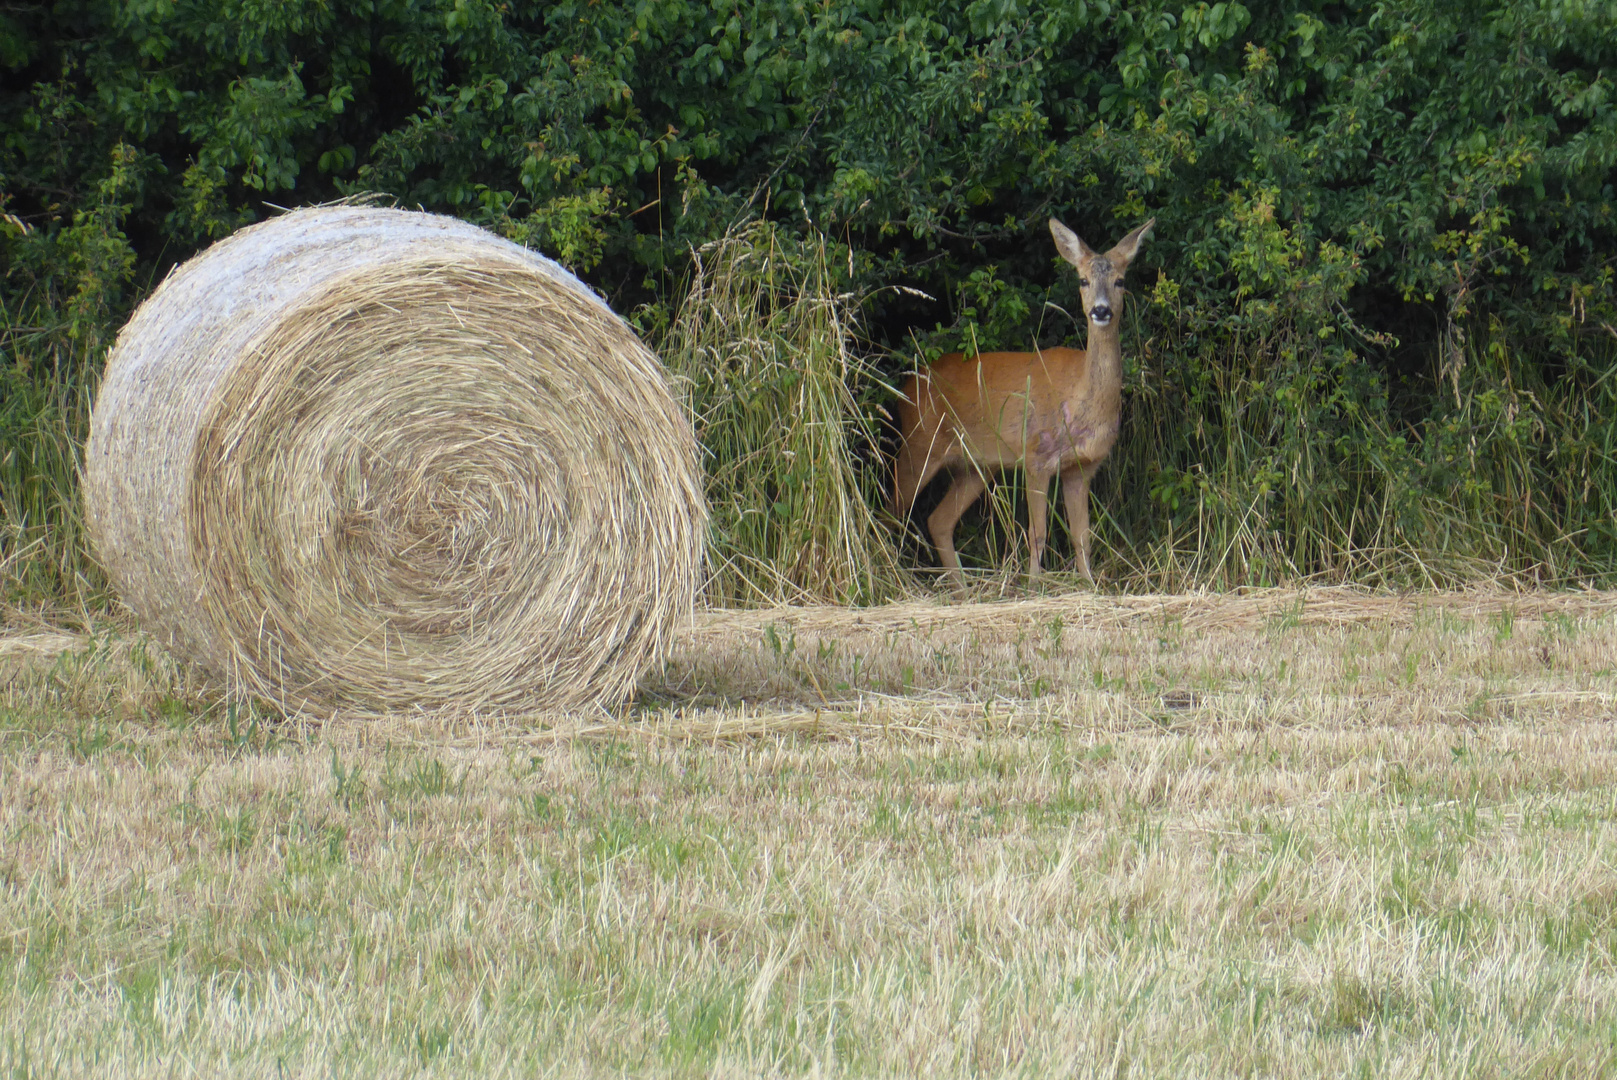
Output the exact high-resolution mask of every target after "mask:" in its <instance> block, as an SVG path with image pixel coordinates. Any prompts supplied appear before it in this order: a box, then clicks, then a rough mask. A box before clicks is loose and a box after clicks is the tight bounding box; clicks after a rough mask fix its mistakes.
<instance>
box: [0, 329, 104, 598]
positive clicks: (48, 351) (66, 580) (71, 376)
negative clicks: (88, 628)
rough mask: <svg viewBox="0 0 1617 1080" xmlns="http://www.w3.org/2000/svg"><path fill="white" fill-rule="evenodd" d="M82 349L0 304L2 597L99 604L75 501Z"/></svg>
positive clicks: (84, 376) (83, 396)
mask: <svg viewBox="0 0 1617 1080" xmlns="http://www.w3.org/2000/svg"><path fill="white" fill-rule="evenodd" d="M83 352H84V350H82V349H80V348H75V347H74V343H73V342H71V341H70V340H67V339H64V338H63V337H62V336H61V335H56V334H52V333H50V332H48V330H46V329H44V328H41V327H38V326H30V325H28V324H25V323H20V322H19V321H18V320H17V319H16V318H14V316H13V313H12V312H10V311H8V310H6V309H5V308H4V307H3V306H0V601H3V602H5V603H7V604H9V605H14V606H21V607H27V608H36V609H37V608H42V607H46V608H53V609H64V608H65V609H83V608H93V607H100V606H102V605H103V604H104V603H105V597H106V585H105V580H104V578H103V577H102V575H101V573H100V571H99V569H98V568H97V567H96V566H95V564H94V561H93V560H92V559H91V558H90V556H89V552H88V543H87V540H86V537H85V535H84V518H83V513H82V508H81V504H80V502H79V495H78V473H79V464H80V454H81V451H82V447H83V446H84V438H85V434H86V432H87V429H88V419H89V412H90V404H91V401H92V399H93V387H92V386H91V385H90V379H89V377H88V368H89V365H88V363H87V362H86V358H85V356H84V355H83Z"/></svg>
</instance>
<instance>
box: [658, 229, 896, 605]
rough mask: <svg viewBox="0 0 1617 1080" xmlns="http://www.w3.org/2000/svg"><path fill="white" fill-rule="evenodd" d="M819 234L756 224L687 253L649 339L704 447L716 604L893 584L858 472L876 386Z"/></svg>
mask: <svg viewBox="0 0 1617 1080" xmlns="http://www.w3.org/2000/svg"><path fill="white" fill-rule="evenodd" d="M829 258H830V252H829V250H828V246H827V243H826V241H825V239H824V237H820V236H813V237H810V238H809V239H807V240H798V239H795V238H792V237H789V236H786V235H783V234H782V233H781V232H780V231H779V230H778V229H777V228H776V227H775V226H774V225H773V224H771V223H769V222H767V221H753V222H751V223H748V224H746V225H743V226H741V227H738V228H734V229H732V230H730V231H729V232H728V233H727V234H726V235H725V236H723V237H722V238H720V239H718V240H716V241H713V242H712V243H709V244H707V245H705V246H704V247H702V248H701V249H700V250H699V251H697V252H696V253H695V259H694V264H693V270H692V277H691V283H690V289H689V291H688V293H687V294H686V296H685V297H684V299H683V301H682V303H681V304H680V307H679V310H678V313H677V315H676V317H675V319H674V322H673V325H672V326H671V327H670V329H669V332H668V334H667V336H666V340H665V341H664V342H663V356H664V358H665V359H666V360H667V362H668V364H669V365H670V367H671V368H672V369H673V371H674V372H675V374H676V376H677V377H678V378H679V379H680V380H681V381H682V382H683V383H684V386H685V389H686V391H687V393H688V394H689V400H690V405H691V410H692V415H693V417H694V420H695V423H696V429H697V437H698V439H699V440H700V441H701V444H702V447H703V453H704V455H705V461H704V465H705V468H706V471H707V477H708V483H707V496H708V501H709V504H710V510H711V514H712V525H711V528H712V538H711V542H710V545H709V559H710V567H709V571H710V578H709V581H708V586H707V597H708V599H709V601H710V602H712V603H716V604H742V605H753V604H770V603H782V602H804V601H811V600H824V601H831V602H834V603H869V602H873V601H878V600H882V599H886V598H889V597H891V596H894V595H896V594H898V593H900V592H902V591H903V590H904V588H905V584H906V578H905V575H904V573H903V572H902V570H901V569H900V567H899V564H898V560H897V554H896V552H895V550H894V548H893V544H892V540H891V537H890V534H889V533H888V531H887V530H886V528H885V527H884V526H883V525H882V524H881V523H880V521H879V520H878V519H877V516H876V514H875V512H874V510H873V509H872V508H873V507H875V506H879V505H881V502H882V495H881V491H880V490H879V489H880V485H881V483H882V473H883V471H882V470H880V469H878V468H873V467H871V464H870V463H871V459H872V457H873V452H874V448H875V445H876V441H877V435H878V427H877V419H876V415H877V414H876V409H875V405H874V404H873V403H872V400H871V395H872V393H891V391H890V389H888V388H886V387H884V386H883V384H882V383H881V381H880V377H879V375H878V373H877V371H876V369H875V366H874V364H873V363H872V361H871V360H870V359H869V358H868V357H867V356H865V355H862V354H860V353H857V352H855V351H854V350H853V349H851V348H850V345H851V343H853V341H854V340H855V326H854V312H855V310H856V308H857V301H856V299H855V298H854V297H853V296H851V295H848V294H847V293H845V292H841V291H839V290H838V288H837V282H836V274H835V272H834V270H833V267H832V265H831V263H830V261H829Z"/></svg>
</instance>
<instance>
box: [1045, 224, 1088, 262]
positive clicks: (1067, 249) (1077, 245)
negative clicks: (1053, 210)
mask: <svg viewBox="0 0 1617 1080" xmlns="http://www.w3.org/2000/svg"><path fill="white" fill-rule="evenodd" d="M1050 235H1051V236H1053V237H1055V238H1056V250H1057V251H1059V252H1061V257H1062V258H1063V259H1066V260H1067V261H1068V262H1070V263H1072V265H1074V266H1077V265H1078V264H1079V263H1081V262H1082V261H1084V260H1085V259H1092V258H1094V257H1095V253H1094V252H1093V251H1090V250H1089V245H1088V244H1086V243H1084V242H1083V241H1082V240H1080V239H1078V234H1077V233H1075V232H1073V231H1072V230H1071V229H1069V228H1067V227H1066V226H1065V225H1063V224H1061V222H1059V221H1057V220H1056V219H1055V218H1051V219H1050Z"/></svg>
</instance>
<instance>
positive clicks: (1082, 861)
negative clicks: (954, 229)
mask: <svg viewBox="0 0 1617 1080" xmlns="http://www.w3.org/2000/svg"><path fill="white" fill-rule="evenodd" d="M1614 1072H1617V595H1614V594H1605V593H1580V594H1541V593H1525V594H1514V593H1510V594H1507V593H1467V594H1423V595H1413V596H1407V597H1395V596H1380V595H1366V594H1362V593H1354V592H1346V591H1336V590H1310V591H1276V592H1263V593H1253V594H1247V595H1240V596H1234V595H1228V596H1176V597H1098V596H1093V595H1077V596H1071V597H1059V598H1045V599H1038V600H1030V601H1025V602H1020V603H1009V604H993V605H987V604H985V605H974V606H960V607H946V606H940V605H932V604H924V603H915V604H908V605H901V606H896V607H892V608H882V609H872V610H864V611H848V610H830V609H793V610H786V611H772V612H748V613H711V614H704V615H701V616H699V618H698V621H697V623H696V625H695V626H694V627H692V629H691V630H690V631H689V632H688V633H687V634H686V635H685V636H684V638H683V639H682V641H681V642H680V644H679V646H678V648H677V649H676V650H675V653H674V655H673V656H672V657H671V658H670V660H669V662H668V663H667V664H666V666H665V667H664V669H663V670H662V671H661V672H659V673H656V675H655V677H653V678H652V679H650V680H649V681H648V683H647V687H646V690H645V693H644V695H643V697H642V700H641V701H640V702H639V703H637V705H636V706H635V707H634V708H633V709H631V710H628V711H626V712H625V713H624V714H623V715H620V716H605V715H602V716H586V717H550V718H529V719H528V720H526V721H522V722H517V721H512V722H501V723H493V722H488V721H481V722H472V721H469V720H465V719H458V718H453V717H432V716H402V717H387V718H383V719H380V720H374V719H373V720H360V719H357V718H348V719H344V718H335V719H331V720H328V721H327V722H325V723H324V724H319V723H314V722H300V721H293V720H278V719H274V718H271V717H268V716H266V715H264V714H262V713H260V712H258V711H255V710H254V709H252V708H250V707H245V706H240V705H237V704H232V703H231V702H230V701H229V700H228V699H225V698H220V697H219V696H218V695H216V694H214V693H212V692H210V691H209V690H208V689H207V688H206V687H204V686H201V685H199V684H198V683H196V682H195V680H194V676H191V675H190V674H188V673H187V672H185V671H181V670H177V669H176V668H175V667H174V666H173V665H172V663H171V662H169V661H168V660H167V659H166V658H164V657H163V656H161V655H160V654H158V653H156V652H155V651H153V650H151V649H149V648H148V647H146V646H145V645H144V644H143V643H142V641H141V640H140V639H139V638H138V637H135V636H133V635H131V634H129V633H127V632H120V631H118V630H116V629H112V628H109V629H107V630H106V631H104V632H100V633H97V634H96V635H94V636H92V637H88V638H86V637H79V636H74V635H68V634H62V633H57V632H54V631H47V630H46V629H44V628H40V627H32V628H30V627H25V626H20V625H19V626H17V627H15V628H14V632H11V633H10V634H9V636H7V637H5V638H4V639H0V1075H3V1076H5V1077H58V1076H60V1077H68V1076H87V1075H101V1076H131V1077H142V1076H151V1077H156V1076H183V1075H192V1074H201V1075H219V1074H233V1075H254V1076H272V1075H273V1076H299V1077H301V1076H309V1077H314V1076H354V1077H371V1076H403V1075H423V1076H478V1077H507V1076H509V1077H518V1076H520V1077H529V1076H536V1075H559V1076H569V1075H606V1074H610V1075H622V1074H628V1075H715V1076H741V1075H747V1076H756V1075H777V1074H790V1075H804V1074H812V1075H821V1076H826V1075H923V1074H925V1075H937V1074H942V1075H947V1074H966V1073H970V1074H981V1075H1022V1076H1029V1077H1034V1076H1038V1077H1042V1076H1052V1075H1071V1076H1104V1077H1122V1076H1128V1077H1188V1076H1264V1077H1303V1076H1331V1077H1336V1076H1345V1075H1347V1076H1367V1077H1399V1076H1409V1077H1414V1076H1421V1077H1426V1076H1440V1077H1490V1076H1546V1077H1547V1076H1557V1077H1561V1076H1591V1077H1592V1076H1607V1075H1612V1074H1613V1073H1614Z"/></svg>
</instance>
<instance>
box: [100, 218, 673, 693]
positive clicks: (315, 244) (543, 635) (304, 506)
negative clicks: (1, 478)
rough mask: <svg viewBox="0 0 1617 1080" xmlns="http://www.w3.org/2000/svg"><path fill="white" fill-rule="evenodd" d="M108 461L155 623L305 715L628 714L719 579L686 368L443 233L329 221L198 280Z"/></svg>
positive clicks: (147, 326)
mask: <svg viewBox="0 0 1617 1080" xmlns="http://www.w3.org/2000/svg"><path fill="white" fill-rule="evenodd" d="M87 457H88V462H87V465H86V474H85V500H86V510H87V515H88V518H89V523H90V529H91V533H92V536H93V538H94V541H95V544H96V549H97V551H98V553H99V555H100V558H101V560H102V562H103V563H104V564H105V566H106V569H107V571H108V573H109V574H110V575H111V577H112V580H113V581H114V583H115V584H116V585H117V587H118V589H119V591H120V593H121V595H122V596H123V598H124V600H125V602H126V603H127V604H128V605H129V607H130V608H132V609H133V610H134V612H135V613H136V614H137V615H138V616H139V617H140V618H141V620H142V621H143V622H144V623H145V624H146V625H147V626H148V627H149V628H151V629H153V630H155V631H157V633H158V634H159V636H160V637H162V638H164V639H165V640H166V641H167V642H168V644H169V645H170V646H171V648H173V649H174V650H175V651H176V652H178V653H180V654H181V655H183V656H186V657H188V658H190V659H193V660H196V661H198V662H199V663H201V664H202V665H203V666H204V667H206V668H207V669H209V670H210V671H212V672H214V673H215V674H216V675H219V676H221V677H226V678H232V679H239V680H241V681H242V682H243V683H245V684H246V687H247V688H248V689H249V690H251V691H252V692H254V693H258V694H260V695H263V696H265V697H268V698H270V699H271V700H273V701H276V702H278V703H280V704H282V705H283V706H285V707H289V708H315V709H317V710H319V709H323V708H331V707H343V708H357V709H361V710H393V709H399V708H405V707H426V708H437V707H449V708H455V709H464V710H470V711H484V710H506V709H512V710H530V709H568V708H577V707H582V706H588V705H593V704H610V703H614V702H617V701H621V700H622V699H623V698H624V697H625V696H626V695H627V694H628V693H629V692H630V691H631V690H632V688H633V685H634V682H635V680H636V678H637V677H638V676H639V674H640V672H641V671H642V670H643V669H644V668H645V666H646V665H647V664H649V663H651V662H653V661H654V660H655V658H656V657H658V656H659V655H660V654H661V653H662V651H663V650H664V649H665V647H666V646H667V643H668V640H669V636H670V634H671V633H672V631H673V629H674V627H675V624H676V622H678V621H679V620H680V619H681V618H685V617H688V615H689V611H690V608H691V604H692V600H693V596H694V592H695V587H696V581H697V574H698V571H699V568H700V563H701V553H702V544H703V540H704V531H705V507H704V503H703V500H702V494H701V490H702V486H701V476H700V472H699V469H698V465H697V458H696V444H695V441H694V439H693V437H692V434H691V430H690V426H689V424H688V422H687V421H686V419H685V417H684V415H683V412H682V410H681V408H680V406H679V404H678V403H677V402H676V401H675V400H674V398H673V397H672V395H671V394H670V392H669V390H668V386H667V383H666V380H665V378H664V375H663V371H662V368H661V365H660V364H659V363H658V361H657V358H656V357H655V356H654V355H652V353H651V352H649V351H648V350H647V349H646V348H645V346H643V345H642V344H641V343H640V341H639V340H638V339H637V338H636V337H635V336H634V334H633V333H632V332H631V331H630V330H629V328H628V327H627V326H626V325H625V324H624V323H623V321H622V320H621V319H619V318H618V317H617V316H616V315H614V314H613V313H612V311H611V310H610V309H609V308H607V306H606V305H605V304H604V303H602V302H601V301H600V300H599V299H598V298H597V297H596V296H594V295H593V294H592V293H590V292H589V291H588V290H587V289H586V288H585V287H584V286H583V285H581V284H580V283H579V282H578V281H577V280H576V279H574V278H573V277H572V276H571V275H569V274H568V273H567V272H566V271H564V270H562V269H561V268H560V267H558V266H557V265H556V264H554V263H552V262H550V261H549V260H548V259H545V258H543V257H541V256H539V255H536V254H534V253H533V252H530V251H527V250H525V249H523V248H521V247H519V246H517V245H514V244H511V243H508V242H507V241H504V240H502V239H499V238H498V237H495V236H493V235H491V234H489V233H487V232H484V231H483V230H481V229H478V228H476V227H474V226H471V225H468V224H466V223H464V222H460V221H456V220H454V219H451V218H445V217H438V216H434V215H428V214H420V213H409V212H405V211H398V210H384V209H377V208H373V207H364V206H327V207H319V208H314V209H308V210H300V211H297V212H294V213H289V214H286V215H285V216H282V217H279V218H276V219H274V220H271V221H268V222H265V223H264V224H261V225H257V226H255V227H253V228H250V229H246V230H243V231H242V232H240V233H237V234H236V235H234V236H232V237H230V238H229V239H227V240H225V241H223V242H221V243H219V244H216V245H214V246H213V247H212V248H210V249H209V250H208V251H206V252H205V253H203V254H202V255H200V256H198V257H197V258H195V259H193V260H191V261H190V262H188V263H186V264H185V265H184V266H182V267H180V268H179V269H178V270H176V271H175V272H174V273H173V274H172V275H170V276H169V278H168V279H167V280H166V281H165V282H164V283H163V284H162V286H161V287H160V288H159V289H158V290H157V291H156V292H155V293H154V294H153V295H152V296H151V298H150V299H148V300H147V301H146V302H145V303H144V304H143V305H142V306H141V307H140V309H139V310H138V311H137V312H136V313H135V315H134V317H133V318H131V319H130V322H129V325H128V326H126V327H125V328H124V330H123V332H122V334H120V336H119V339H118V343H117V345H116V347H115V348H114V350H113V352H112V354H111V356H110V358H109V360H108V363H107V373H106V377H105V381H104V382H103V384H102V387H101V393H100V397H99V398H98V400H97V402H96V407H95V412H94V415H93V417H92V421H91V435H90V443H89V450H88V454H87Z"/></svg>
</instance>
